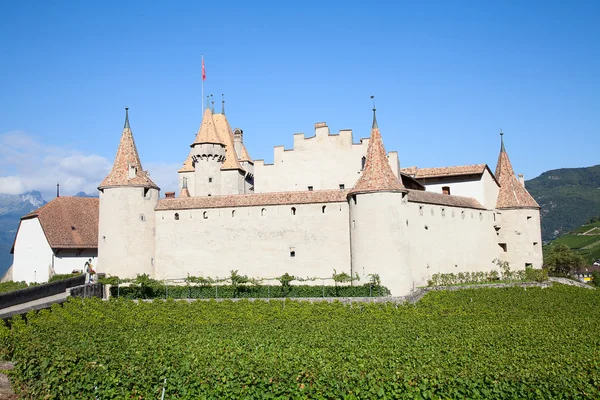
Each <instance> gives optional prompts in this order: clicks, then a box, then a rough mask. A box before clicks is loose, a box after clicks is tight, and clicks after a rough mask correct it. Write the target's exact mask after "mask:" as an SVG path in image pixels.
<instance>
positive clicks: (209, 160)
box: [188, 143, 225, 196]
mask: <svg viewBox="0 0 600 400" xmlns="http://www.w3.org/2000/svg"><path fill="white" fill-rule="evenodd" d="M194 154H196V155H197V156H198V158H197V160H198V161H197V162H196V165H195V167H194V194H193V196H208V195H209V194H210V195H211V196H218V195H220V194H222V193H221V189H222V187H221V180H222V174H221V167H222V166H223V160H224V159H225V148H224V147H223V146H221V145H219V144H211V143H207V144H199V145H195V146H194ZM188 186H189V184H188ZM190 195H191V193H190Z"/></svg>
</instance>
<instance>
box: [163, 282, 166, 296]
mask: <svg viewBox="0 0 600 400" xmlns="http://www.w3.org/2000/svg"><path fill="white" fill-rule="evenodd" d="M163 283H164V284H165V299H166V298H167V281H166V280H165V279H163Z"/></svg>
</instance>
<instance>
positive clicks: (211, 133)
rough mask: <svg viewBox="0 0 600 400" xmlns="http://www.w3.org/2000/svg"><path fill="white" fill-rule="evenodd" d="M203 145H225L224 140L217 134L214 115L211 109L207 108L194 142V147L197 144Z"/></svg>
mask: <svg viewBox="0 0 600 400" xmlns="http://www.w3.org/2000/svg"><path fill="white" fill-rule="evenodd" d="M203 143H213V144H221V145H225V143H223V140H222V139H221V137H220V136H219V134H218V133H217V129H216V127H215V121H214V120H213V113H212V111H211V110H210V109H209V108H206V109H205V110H204V115H202V124H200V129H199V130H198V134H197V135H196V140H194V143H192V146H193V145H195V144H203Z"/></svg>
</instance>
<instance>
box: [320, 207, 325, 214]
mask: <svg viewBox="0 0 600 400" xmlns="http://www.w3.org/2000/svg"><path fill="white" fill-rule="evenodd" d="M325 208H326V207H325V206H323V207H321V213H322V214H325Z"/></svg>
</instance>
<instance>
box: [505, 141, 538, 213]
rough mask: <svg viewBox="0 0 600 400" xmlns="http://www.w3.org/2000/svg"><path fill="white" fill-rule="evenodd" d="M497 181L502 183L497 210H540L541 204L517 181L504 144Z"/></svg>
mask: <svg viewBox="0 0 600 400" xmlns="http://www.w3.org/2000/svg"><path fill="white" fill-rule="evenodd" d="M496 180H497V181H498V183H500V190H499V192H498V200H497V201H496V208H538V209H539V208H540V206H539V204H538V203H537V202H536V201H535V200H534V199H533V197H531V195H530V194H529V192H528V191H527V189H525V186H523V185H522V184H521V182H519V181H518V180H517V177H516V176H515V171H514V170H513V167H512V165H511V163H510V159H509V158H508V154H507V153H506V150H505V148H504V142H502V144H501V146H500V155H499V156H498V164H497V165H496Z"/></svg>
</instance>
